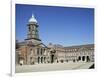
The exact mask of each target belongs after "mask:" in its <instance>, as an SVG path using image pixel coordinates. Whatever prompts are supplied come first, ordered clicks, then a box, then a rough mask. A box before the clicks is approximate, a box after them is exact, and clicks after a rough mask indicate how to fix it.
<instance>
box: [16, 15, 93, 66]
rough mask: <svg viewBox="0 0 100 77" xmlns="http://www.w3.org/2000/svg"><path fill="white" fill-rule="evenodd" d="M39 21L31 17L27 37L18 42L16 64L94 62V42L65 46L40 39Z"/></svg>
mask: <svg viewBox="0 0 100 77" xmlns="http://www.w3.org/2000/svg"><path fill="white" fill-rule="evenodd" d="M38 27H39V25H38V23H37V21H36V19H35V17H34V16H33V15H32V17H31V18H30V19H29V22H28V34H27V39H25V40H24V42H18V41H17V42H16V62H15V63H16V64H21V65H22V64H31V65H33V64H40V63H43V64H44V63H64V62H94V44H87V45H77V46H69V47H63V46H61V45H53V44H49V45H48V46H46V45H45V44H43V43H42V41H41V40H40V39H39V34H38Z"/></svg>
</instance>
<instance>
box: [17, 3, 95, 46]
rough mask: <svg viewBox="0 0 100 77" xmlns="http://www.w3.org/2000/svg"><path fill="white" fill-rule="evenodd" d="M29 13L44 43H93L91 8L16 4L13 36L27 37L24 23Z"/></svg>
mask: <svg viewBox="0 0 100 77" xmlns="http://www.w3.org/2000/svg"><path fill="white" fill-rule="evenodd" d="M32 13H33V14H34V15H35V18H36V19H37V21H38V24H39V37H40V39H41V40H42V41H43V43H44V44H46V45H47V44H48V43H53V44H61V45H63V46H71V45H81V44H92V43H94V9H93V8H73V7H57V6H39V5H23V4H17V5H16V39H17V40H18V41H23V40H24V39H26V38H27V32H28V28H27V23H28V20H29V19H30V18H31V15H32Z"/></svg>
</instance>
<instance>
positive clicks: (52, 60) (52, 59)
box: [51, 55, 54, 63]
mask: <svg viewBox="0 0 100 77" xmlns="http://www.w3.org/2000/svg"><path fill="white" fill-rule="evenodd" d="M53 62H54V55H51V63H53Z"/></svg>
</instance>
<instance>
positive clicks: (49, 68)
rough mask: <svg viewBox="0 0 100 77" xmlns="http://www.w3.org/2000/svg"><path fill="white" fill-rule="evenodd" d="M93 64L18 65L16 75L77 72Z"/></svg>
mask: <svg viewBox="0 0 100 77" xmlns="http://www.w3.org/2000/svg"><path fill="white" fill-rule="evenodd" d="M91 65H93V62H88V63H85V62H79V63H71V62H69V63H53V64H35V65H22V66H19V65H16V67H15V72H16V73H24V72H40V71H55V70H75V69H88V68H89V67H90V66H91Z"/></svg>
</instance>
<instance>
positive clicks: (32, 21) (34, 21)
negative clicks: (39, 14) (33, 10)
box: [29, 14, 37, 23]
mask: <svg viewBox="0 0 100 77" xmlns="http://www.w3.org/2000/svg"><path fill="white" fill-rule="evenodd" d="M29 23H37V20H36V19H35V17H34V15H33V14H32V17H31V18H30V19H29Z"/></svg>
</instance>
